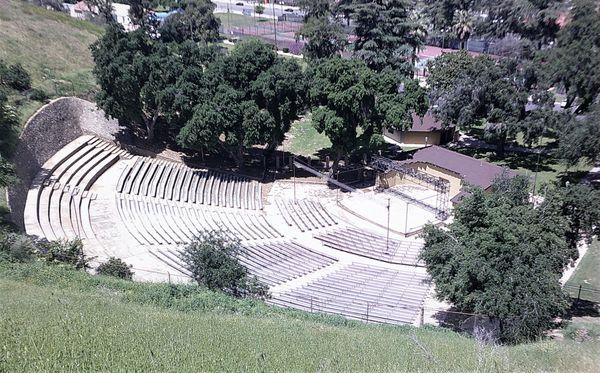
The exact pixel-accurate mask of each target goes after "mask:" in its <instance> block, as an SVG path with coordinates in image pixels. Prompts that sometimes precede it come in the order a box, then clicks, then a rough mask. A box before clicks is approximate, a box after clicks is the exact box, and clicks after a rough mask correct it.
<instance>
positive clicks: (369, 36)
mask: <svg viewBox="0 0 600 373" xmlns="http://www.w3.org/2000/svg"><path fill="white" fill-rule="evenodd" d="M411 9H412V4H411V2H410V1H408V0H357V1H356V2H355V7H354V12H353V19H354V21H355V23H356V29H355V33H356V41H355V43H354V56H355V57H357V58H360V59H362V60H363V61H365V62H366V64H367V66H369V67H370V68H371V69H373V70H376V71H383V70H384V69H390V70H392V71H395V72H396V73H398V74H401V75H403V76H412V73H413V64H414V61H415V59H416V54H417V51H418V49H419V48H420V47H421V46H422V45H423V43H424V40H422V39H421V38H420V37H419V36H418V34H417V33H415V32H414V29H415V25H414V22H413V20H412V19H411V17H410V10H411Z"/></svg>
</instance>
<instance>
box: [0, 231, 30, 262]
mask: <svg viewBox="0 0 600 373" xmlns="http://www.w3.org/2000/svg"><path fill="white" fill-rule="evenodd" d="M36 251H37V250H36V244H35V242H34V241H33V240H32V239H31V238H30V237H28V236H25V235H22V234H19V233H13V232H7V231H5V230H1V229H0V260H5V261H9V262H29V261H31V260H33V258H34V253H35V252H36Z"/></svg>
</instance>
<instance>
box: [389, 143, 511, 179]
mask: <svg viewBox="0 0 600 373" xmlns="http://www.w3.org/2000/svg"><path fill="white" fill-rule="evenodd" d="M416 162H423V163H429V164H432V165H434V166H438V167H441V168H444V169H446V170H449V171H452V172H455V173H457V174H459V175H460V176H461V178H462V179H463V181H464V182H467V183H469V184H471V185H475V186H479V187H481V188H483V189H487V188H489V187H490V186H491V185H492V183H493V182H494V179H496V177H498V176H499V175H501V174H502V173H503V172H506V173H507V175H508V176H510V177H514V176H516V175H517V173H516V172H514V171H512V170H510V169H508V168H505V167H500V166H497V165H495V164H492V163H489V162H486V161H483V160H481V159H476V158H473V157H469V156H468V155H464V154H460V153H458V152H455V151H452V150H448V149H445V148H442V147H439V146H436V145H433V146H428V147H425V148H422V149H419V150H417V151H415V152H413V153H412V158H410V159H407V160H404V161H400V163H401V164H410V163H416Z"/></svg>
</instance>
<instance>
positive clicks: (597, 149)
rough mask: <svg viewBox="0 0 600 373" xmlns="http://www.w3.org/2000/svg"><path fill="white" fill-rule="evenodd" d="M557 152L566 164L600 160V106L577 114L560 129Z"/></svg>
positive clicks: (592, 163)
mask: <svg viewBox="0 0 600 373" xmlns="http://www.w3.org/2000/svg"><path fill="white" fill-rule="evenodd" d="M558 144H559V145H558V149H557V150H556V153H557V155H558V157H560V158H561V159H562V160H563V161H564V163H565V164H567V165H568V166H575V165H577V164H578V163H579V162H586V163H588V164H591V165H595V164H597V163H598V162H600V106H598V107H595V108H593V109H592V110H591V111H590V112H589V113H586V114H585V115H583V116H575V117H573V118H571V120H569V121H568V122H566V123H565V124H564V125H563V127H562V128H561V130H560V136H559V141H558Z"/></svg>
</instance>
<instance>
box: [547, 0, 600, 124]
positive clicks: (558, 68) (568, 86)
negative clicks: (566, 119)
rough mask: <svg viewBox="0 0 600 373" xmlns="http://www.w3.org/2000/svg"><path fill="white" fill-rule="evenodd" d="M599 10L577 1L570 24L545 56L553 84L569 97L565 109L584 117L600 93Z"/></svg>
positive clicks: (588, 0) (588, 2)
mask: <svg viewBox="0 0 600 373" xmlns="http://www.w3.org/2000/svg"><path fill="white" fill-rule="evenodd" d="M599 49H600V10H599V9H598V4H597V2H596V1H593V0H576V1H574V2H573V7H572V8H571V11H570V20H569V22H568V23H567V25H566V26H565V27H564V28H563V29H562V30H561V31H560V32H559V33H558V37H557V39H556V46H555V47H554V48H552V49H549V50H548V51H546V52H545V53H543V58H542V60H541V61H539V64H541V65H543V66H545V67H547V73H548V78H547V79H548V80H549V83H550V84H559V85H560V86H562V87H563V88H564V90H565V92H566V94H567V100H566V108H567V109H573V110H574V111H575V113H582V112H584V111H586V110H588V109H589V108H590V106H591V105H592V104H593V103H594V101H595V100H596V99H597V97H598V93H599V92H600V53H597V51H598V50H599Z"/></svg>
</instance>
